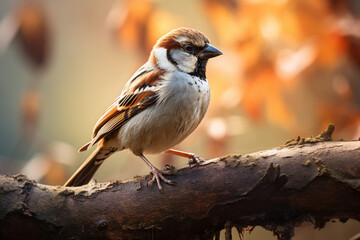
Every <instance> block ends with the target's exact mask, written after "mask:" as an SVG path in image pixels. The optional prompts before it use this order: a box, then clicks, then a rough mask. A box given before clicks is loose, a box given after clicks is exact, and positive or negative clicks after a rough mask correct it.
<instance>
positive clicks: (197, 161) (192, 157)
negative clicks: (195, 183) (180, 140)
mask: <svg viewBox="0 0 360 240" xmlns="http://www.w3.org/2000/svg"><path fill="white" fill-rule="evenodd" d="M202 161H203V160H202V159H201V158H200V157H199V156H197V155H195V154H191V155H190V156H189V168H192V167H195V166H197V167H198V166H199V165H200V163H201V162H202ZM192 164H194V165H192Z"/></svg>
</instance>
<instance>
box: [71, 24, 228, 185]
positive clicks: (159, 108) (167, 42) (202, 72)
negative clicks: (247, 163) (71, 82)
mask: <svg viewBox="0 0 360 240" xmlns="http://www.w3.org/2000/svg"><path fill="white" fill-rule="evenodd" d="M219 55H222V53H221V52H220V51H219V50H218V49H217V48H215V47H214V46H212V45H211V44H210V41H209V39H208V38H207V37H206V36H205V35H204V34H203V33H202V32H200V31H198V30H195V29H192V28H185V27H181V28H177V29H173V30H172V31H170V32H168V33H167V34H165V35H164V36H162V37H161V38H159V40H158V41H157V42H156V44H155V45H154V47H153V49H152V50H151V52H150V56H149V58H148V61H147V62H146V63H145V64H144V65H143V66H141V67H140V68H139V69H138V70H137V71H136V72H135V73H134V75H133V76H132V77H131V78H130V79H129V80H128V82H127V83H126V84H125V86H124V88H123V90H122V92H121V93H120V96H119V97H117V98H116V99H115V100H114V102H113V103H112V104H111V105H110V106H109V107H108V108H107V110H106V111H105V113H104V114H103V115H102V116H101V117H100V118H99V120H98V121H97V123H96V124H95V127H94V129H93V133H92V139H91V141H90V142H88V143H87V144H85V145H84V146H83V147H82V148H80V149H79V152H83V151H86V150H89V149H90V148H91V147H92V146H94V145H95V144H97V147H96V149H95V150H94V151H93V152H92V154H91V155H90V156H89V157H88V158H87V159H86V160H85V161H84V162H83V164H82V165H81V166H80V167H79V168H78V170H77V171H76V172H75V173H74V174H73V175H72V176H71V177H70V178H69V180H68V181H67V182H66V183H65V184H64V186H66V187H70V186H81V185H85V184H87V183H89V182H90V180H91V179H92V177H93V176H94V174H95V172H96V171H97V169H98V168H99V167H100V165H101V164H102V163H103V162H104V160H105V159H106V158H108V157H109V156H110V155H112V154H113V153H115V152H118V151H121V150H124V149H129V150H130V151H132V153H133V154H135V155H136V156H139V157H140V158H141V159H142V160H143V161H144V162H145V163H146V165H148V166H149V168H150V169H151V172H152V175H153V177H152V179H151V180H150V181H149V182H148V185H149V186H150V185H152V184H153V183H154V182H155V181H156V182H157V185H158V188H159V190H160V191H162V189H163V187H162V185H161V181H163V182H165V183H167V184H170V185H173V184H174V182H173V181H171V180H168V179H167V178H165V177H164V176H163V174H164V175H165V172H164V171H161V170H159V169H158V168H156V167H155V166H154V165H152V164H151V163H150V161H149V160H148V159H147V158H146V157H145V155H144V154H158V153H162V152H166V153H169V154H174V155H179V156H182V157H187V158H189V163H196V164H199V162H200V161H201V160H200V158H199V157H198V156H197V155H195V154H193V153H187V152H183V151H179V150H175V149H172V147H173V146H175V145H177V144H179V143H180V142H182V141H183V140H184V139H185V138H186V137H187V136H188V135H189V134H190V133H191V132H193V131H194V130H195V129H196V127H197V126H198V125H199V124H200V122H201V120H202V119H203V117H204V115H205V113H206V111H207V108H208V105H209V102H210V88H209V84H208V80H207V78H206V65H207V62H208V60H209V59H210V58H213V57H216V56H219Z"/></svg>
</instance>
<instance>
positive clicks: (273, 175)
mask: <svg viewBox="0 0 360 240" xmlns="http://www.w3.org/2000/svg"><path fill="white" fill-rule="evenodd" d="M332 131H333V129H331V128H329V129H328V130H327V131H325V132H324V133H322V135H319V136H318V137H315V138H303V139H300V138H298V139H295V140H292V141H289V142H288V143H287V144H286V145H284V146H281V147H278V148H275V149H271V150H266V151H260V152H255V153H252V154H246V155H230V156H226V157H222V158H217V159H213V160H209V161H205V162H203V163H202V164H201V165H200V166H199V167H193V168H188V167H186V168H182V169H178V170H177V172H176V175H174V176H170V177H169V179H171V180H173V181H176V183H177V184H176V185H175V186H168V185H166V184H163V186H164V191H163V192H162V193H160V192H159V191H158V189H157V186H156V185H153V186H147V185H146V183H147V182H148V181H149V180H150V178H151V176H144V177H137V178H135V179H132V180H128V181H116V182H109V183H96V182H95V181H92V182H91V183H90V184H88V185H86V186H82V187H72V188H65V187H62V186H47V185H42V184H38V183H36V182H34V181H31V180H29V179H27V178H26V177H25V176H22V175H18V176H0V239H37V240H38V239H74V240H75V239H213V237H214V236H215V238H217V237H216V236H218V232H219V231H220V230H221V229H224V228H225V229H226V230H227V233H226V236H228V238H231V235H230V230H231V228H232V227H233V226H235V227H236V228H237V229H238V230H239V231H240V232H241V231H242V229H244V228H246V227H248V226H256V225H260V226H263V227H265V228H266V229H269V230H271V231H273V232H274V234H276V235H277V236H278V238H279V239H290V238H291V236H292V235H293V229H294V227H295V226H296V225H298V224H299V223H301V222H303V221H310V222H313V223H314V225H315V227H322V226H324V224H325V223H326V222H327V221H329V220H330V219H340V220H342V221H346V220H347V219H349V218H352V219H357V220H360V141H329V140H331V133H332Z"/></svg>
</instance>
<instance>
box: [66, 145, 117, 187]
mask: <svg viewBox="0 0 360 240" xmlns="http://www.w3.org/2000/svg"><path fill="white" fill-rule="evenodd" d="M111 154H112V152H109V151H107V150H105V149H104V148H103V147H102V144H99V146H98V147H97V148H96V149H95V151H94V152H93V153H91V155H90V156H89V157H88V158H87V159H86V161H85V162H84V163H83V164H82V165H81V166H80V167H79V168H78V170H76V172H75V173H74V174H73V175H72V176H71V177H70V178H69V180H67V182H66V183H65V184H64V186H65V187H70V186H82V185H85V184H87V183H89V182H90V180H91V178H92V177H93V176H94V174H95V172H96V171H97V169H98V168H99V167H100V165H101V164H102V163H103V161H104V160H105V159H106V158H107V157H109V156H110V155H111Z"/></svg>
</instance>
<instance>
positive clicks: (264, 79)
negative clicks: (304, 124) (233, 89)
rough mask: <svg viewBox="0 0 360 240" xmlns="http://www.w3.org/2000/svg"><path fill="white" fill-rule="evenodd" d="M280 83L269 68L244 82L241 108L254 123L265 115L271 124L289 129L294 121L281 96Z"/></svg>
mask: <svg viewBox="0 0 360 240" xmlns="http://www.w3.org/2000/svg"><path fill="white" fill-rule="evenodd" d="M280 83H281V82H280V80H279V79H278V78H277V76H276V75H275V73H274V71H273V70H272V69H271V68H267V69H266V70H263V71H261V72H259V73H258V74H256V75H255V76H254V77H253V78H252V79H249V80H248V81H246V82H245V84H244V86H243V87H244V89H243V99H242V106H243V107H244V109H245V111H246V112H247V114H249V116H250V117H251V118H252V119H253V120H255V121H260V120H263V118H264V115H265V116H266V117H267V119H268V120H269V121H270V122H272V123H273V124H277V125H279V126H283V127H285V128H290V127H292V126H293V124H294V121H295V119H294V116H293V113H292V112H291V111H290V110H289V109H288V107H287V106H286V105H285V101H284V99H283V98H282V96H281V84H280ZM264 112H265V113H264Z"/></svg>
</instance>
